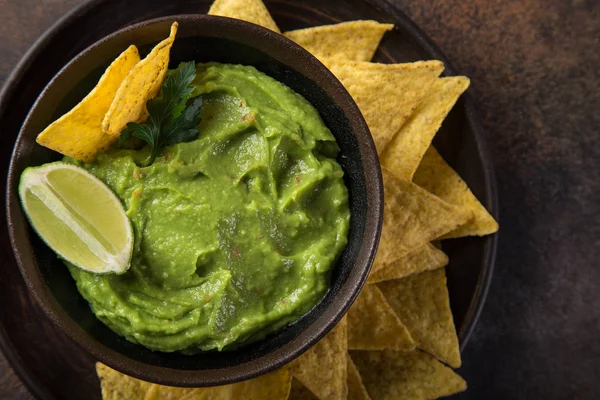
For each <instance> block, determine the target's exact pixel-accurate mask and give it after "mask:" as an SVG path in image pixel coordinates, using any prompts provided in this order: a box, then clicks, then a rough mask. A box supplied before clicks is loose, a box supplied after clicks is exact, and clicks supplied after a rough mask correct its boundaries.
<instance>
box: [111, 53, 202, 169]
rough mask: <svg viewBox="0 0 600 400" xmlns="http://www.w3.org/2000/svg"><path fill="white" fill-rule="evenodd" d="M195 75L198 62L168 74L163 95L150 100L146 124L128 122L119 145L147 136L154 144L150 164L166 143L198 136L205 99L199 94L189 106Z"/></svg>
mask: <svg viewBox="0 0 600 400" xmlns="http://www.w3.org/2000/svg"><path fill="white" fill-rule="evenodd" d="M195 77H196V65H195V64H194V62H187V63H182V64H180V65H179V67H178V68H177V70H176V71H174V72H173V73H170V74H168V75H167V78H166V79H165V82H164V84H163V85H162V87H161V89H160V95H159V96H158V97H155V98H154V99H151V100H148V101H147V102H146V108H147V109H148V116H149V117H148V120H147V121H146V122H144V123H142V124H138V123H135V122H130V123H128V124H127V127H126V128H125V129H123V130H122V131H121V137H120V138H119V146H120V147H124V146H125V145H126V144H127V143H128V142H129V141H130V140H131V138H132V137H135V138H138V139H141V140H143V141H144V142H146V143H147V144H148V145H149V146H150V159H149V161H148V165H150V164H152V163H153V162H154V160H155V159H156V157H157V156H158V154H159V152H160V150H161V149H162V148H163V147H165V146H171V145H174V144H176V143H181V142H189V141H192V140H195V139H196V138H197V137H198V130H197V129H196V127H197V126H198V124H199V123H200V107H201V106H202V100H201V99H200V98H198V99H196V100H195V101H193V102H192V104H190V105H189V106H187V107H186V104H187V101H188V99H189V98H190V96H191V94H192V92H193V91H194V87H193V86H190V84H191V83H192V81H193V80H194V78H195Z"/></svg>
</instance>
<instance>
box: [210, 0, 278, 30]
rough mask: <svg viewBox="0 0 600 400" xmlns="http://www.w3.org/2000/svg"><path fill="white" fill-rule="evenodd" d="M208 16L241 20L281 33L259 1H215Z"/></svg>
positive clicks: (263, 4)
mask: <svg viewBox="0 0 600 400" xmlns="http://www.w3.org/2000/svg"><path fill="white" fill-rule="evenodd" d="M208 15H219V16H221V17H229V18H235V19H241V20H242V21H246V22H252V23H253V24H256V25H260V26H262V27H264V28H267V29H270V30H272V31H275V32H277V33H281V31H280V30H279V28H278V27H277V24H276V23H275V21H273V17H272V16H271V14H270V13H269V10H267V7H266V6H265V3H263V2H262V1H261V0H215V2H214V3H213V4H212V6H210V10H208Z"/></svg>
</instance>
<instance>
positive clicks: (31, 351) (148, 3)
mask: <svg viewBox="0 0 600 400" xmlns="http://www.w3.org/2000/svg"><path fill="white" fill-rule="evenodd" d="M210 3H211V0H173V1H169V2H165V1H163V0H144V1H142V0H134V1H130V2H127V3H125V2H118V1H114V0H92V1H89V2H87V3H85V4H83V5H81V6H80V7H79V8H77V9H76V10H74V11H72V12H71V13H69V14H68V15H66V16H65V17H63V19H62V20H60V21H59V22H58V23H57V24H56V25H55V26H54V27H53V28H51V29H50V30H49V31H48V32H47V33H46V34H45V35H44V36H42V37H41V38H40V39H39V40H38V41H37V42H36V44H35V45H34V46H33V47H32V49H31V50H30V51H29V52H28V53H27V55H26V56H25V57H24V59H23V61H22V62H21V64H19V66H18V68H17V72H16V73H15V74H13V75H12V76H11V77H9V79H8V81H7V82H6V86H5V88H4V90H3V93H2V95H1V96H0V162H1V163H2V168H3V171H4V175H6V170H7V168H8V162H9V158H10V152H11V150H12V147H13V144H14V141H15V138H16V136H17V133H18V131H19V129H20V126H21V124H22V122H23V120H24V118H25V116H26V114H27V112H28V111H29V109H30V108H31V106H32V104H33V102H34V101H35V99H36V98H37V96H38V95H39V93H40V92H41V91H42V89H43V88H44V87H45V86H46V84H47V83H48V82H49V81H50V79H51V78H52V77H53V76H54V75H55V74H56V73H57V72H58V71H59V70H60V69H61V68H62V67H63V66H64V65H65V64H66V63H67V62H68V61H69V60H70V59H72V58H73V57H74V56H75V55H76V54H78V53H79V52H81V51H82V50H83V49H84V48H86V47H88V46H89V45H91V44H92V43H94V42H95V41H97V40H99V39H101V38H102V37H104V36H106V35H108V34H110V33H112V32H114V31H116V30H118V29H120V28H122V27H125V26H127V25H131V24H133V23H136V22H140V21H144V20H147V19H152V18H157V17H161V16H167V15H174V14H185V13H192V14H196V13H204V12H206V11H207V10H208V8H209V6H210ZM265 3H266V4H267V7H268V8H269V10H270V11H271V13H272V14H273V16H274V19H275V20H276V21H277V23H278V25H279V26H280V27H281V29H282V30H284V31H285V30H290V29H297V28H303V27H308V26H314V25H323V24H330V23H335V22H340V21H346V20H356V19H374V20H377V21H380V22H390V23H395V24H396V29H395V30H394V31H393V32H389V33H388V34H386V37H385V39H384V40H383V42H382V46H381V48H380V50H379V52H378V53H377V54H376V60H378V61H381V62H405V61H415V60H420V59H438V60H442V61H444V62H445V63H446V67H447V68H446V71H445V74H446V75H454V74H457V73H459V72H460V71H454V70H453V68H452V66H451V65H450V63H449V62H448V60H447V59H446V58H445V56H444V55H443V54H442V53H441V52H440V50H439V49H437V47H436V46H435V45H434V44H433V43H432V42H431V41H430V40H429V39H428V38H427V36H426V35H425V34H424V33H423V32H421V31H420V30H419V29H418V27H417V26H415V25H414V23H413V22H412V21H410V20H409V19H408V18H407V17H406V16H405V15H404V14H402V13H401V12H400V11H399V10H397V9H396V8H394V7H393V6H391V5H390V4H388V3H387V2H385V0H329V1H326V2H324V1H320V0H304V1H301V2H300V1H292V0H274V1H268V0H267V1H265ZM8 116H10V117H8ZM435 144H436V146H437V148H438V149H439V150H440V152H441V153H442V155H443V156H444V157H445V158H446V159H447V160H448V162H449V163H450V164H451V165H452V166H453V167H454V168H455V169H456V170H457V171H458V172H459V173H460V174H461V176H462V177H463V178H464V179H465V180H466V182H467V183H468V184H469V186H470V187H471V189H472V190H473V192H474V193H475V195H476V196H477V197H478V198H479V199H480V200H481V201H482V203H483V204H484V205H485V206H486V207H487V208H488V210H490V211H491V212H492V215H494V216H495V217H497V209H498V206H497V200H496V186H495V185H496V183H495V177H494V174H493V170H492V166H491V165H490V160H489V156H488V153H487V150H486V146H485V141H484V138H483V131H482V128H481V124H480V122H479V119H478V117H477V115H476V112H475V110H474V107H473V105H472V102H471V99H470V98H469V96H468V95H466V96H463V97H462V99H461V100H460V101H459V102H458V104H457V105H456V107H455V108H454V110H453V111H452V112H451V113H450V115H449V117H448V118H447V120H446V121H445V123H444V125H443V127H442V129H441V131H440V133H439V134H438V135H437V136H436V139H435ZM2 201H4V198H3V199H2ZM2 208H4V204H2ZM2 218H5V216H4V215H2ZM2 222H3V223H4V225H5V224H6V221H5V220H3V221H2ZM495 250H496V236H495V235H494V236H490V237H486V238H464V239H458V240H452V241H445V242H444V251H445V252H446V253H447V254H448V255H449V257H450V265H449V266H448V285H449V289H450V301H451V306H452V311H453V313H454V317H455V322H456V326H457V329H458V332H459V338H460V342H461V347H462V348H464V346H465V345H466V343H467V340H468V337H469V335H470V333H471V331H472V330H473V328H474V326H475V323H476V321H477V318H478V316H479V313H480V311H481V307H482V305H483V302H484V299H485V295H486V293H487V288H488V285H489V281H490V279H491V275H492V269H493V263H494V257H495ZM0 256H1V257H2V260H3V263H2V266H1V267H0V284H1V285H2V290H0V304H2V307H0V347H1V348H2V350H3V352H4V354H5V355H6V357H7V359H8V360H9V361H10V362H11V364H12V365H13V367H14V369H15V371H16V372H17V374H18V375H19V376H20V377H21V378H22V379H23V381H24V382H25V384H26V385H27V387H28V388H29V389H30V390H31V392H32V393H33V394H34V395H35V396H37V397H39V398H42V399H62V398H69V399H94V398H100V392H99V382H98V380H97V378H96V376H95V373H94V368H93V365H94V360H93V359H91V358H90V357H89V356H87V354H86V353H84V352H83V351H82V350H80V349H79V347H77V346H76V345H75V344H74V343H73V342H71V340H70V339H68V337H66V336H65V335H64V334H62V333H60V332H58V331H57V330H56V329H55V328H54V326H53V324H52V323H51V322H50V321H49V320H48V319H47V318H46V317H45V315H44V314H43V312H42V311H41V310H40V308H39V306H38V305H37V304H36V303H35V301H34V300H32V299H31V298H30V297H29V293H28V291H27V288H26V286H25V283H24V282H23V279H22V278H21V275H20V273H19V269H18V267H17V265H16V263H15V261H14V258H13V255H12V250H11V247H10V243H9V240H8V234H7V232H6V230H5V229H3V230H2V231H1V232H0Z"/></svg>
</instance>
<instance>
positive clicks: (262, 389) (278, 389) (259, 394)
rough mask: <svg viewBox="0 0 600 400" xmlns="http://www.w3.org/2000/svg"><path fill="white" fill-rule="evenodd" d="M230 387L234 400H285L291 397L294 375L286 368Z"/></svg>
mask: <svg viewBox="0 0 600 400" xmlns="http://www.w3.org/2000/svg"><path fill="white" fill-rule="evenodd" d="M230 386H232V392H231V393H232V396H231V399H232V400H236V399H247V400H264V399H272V400H285V399H287V398H288V397H289V395H290V390H291V387H292V375H291V373H290V370H289V368H286V367H284V368H280V369H278V370H276V371H273V372H270V373H268V374H266V375H261V376H259V377H257V378H254V379H250V380H248V381H243V382H239V383H235V384H233V385H230Z"/></svg>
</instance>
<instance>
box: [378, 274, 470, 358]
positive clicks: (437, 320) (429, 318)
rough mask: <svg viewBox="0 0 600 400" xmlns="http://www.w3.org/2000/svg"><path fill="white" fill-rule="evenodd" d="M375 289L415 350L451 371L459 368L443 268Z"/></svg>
mask: <svg viewBox="0 0 600 400" xmlns="http://www.w3.org/2000/svg"><path fill="white" fill-rule="evenodd" d="M377 285H378V286H379V288H380V289H381V291H382V292H383V294H384V295H385V297H386V299H387V301H388V302H389V304H390V306H392V308H393V309H394V311H395V312H396V315H398V317H399V318H400V320H401V321H402V322H403V323H404V325H406V328H407V329H408V332H410V336H411V337H412V338H413V340H414V341H415V342H416V343H417V347H419V348H420V349H422V350H424V351H426V352H428V353H429V354H431V355H433V356H434V357H436V358H437V359H438V360H440V361H442V362H444V363H446V364H448V365H450V366H451V367H454V368H458V367H460V364H461V360H460V348H459V347H458V337H457V336H456V328H455V327H454V320H453V317H452V311H451V310H450V300H449V298H448V288H447V287H446V271H445V270H444V268H440V269H437V270H434V271H426V272H423V273H420V274H418V275H411V276H409V277H407V278H404V279H398V280H394V281H386V282H381V283H378V284H377Z"/></svg>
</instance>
